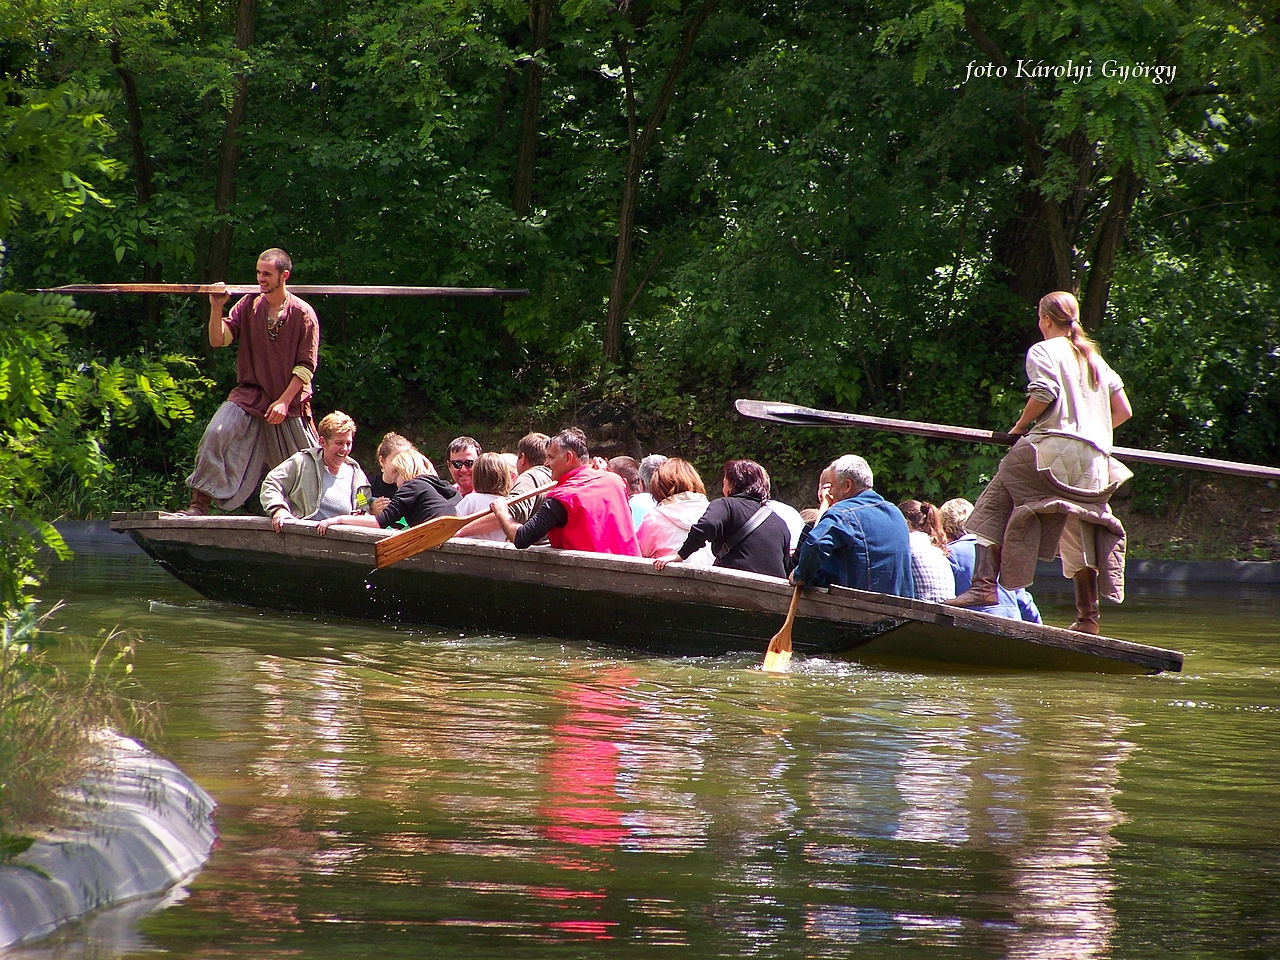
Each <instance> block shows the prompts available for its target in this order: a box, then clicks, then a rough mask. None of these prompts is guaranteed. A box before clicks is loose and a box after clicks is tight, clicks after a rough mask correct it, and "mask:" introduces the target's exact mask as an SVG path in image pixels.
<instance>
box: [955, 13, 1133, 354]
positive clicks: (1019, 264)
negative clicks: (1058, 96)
mask: <svg viewBox="0 0 1280 960" xmlns="http://www.w3.org/2000/svg"><path fill="white" fill-rule="evenodd" d="M964 16H965V29H966V31H967V32H968V33H969V35H970V37H972V39H973V41H974V43H975V44H976V45H977V47H978V48H979V49H980V50H982V52H983V53H985V54H986V55H987V56H988V57H990V58H991V60H992V61H993V62H994V63H996V64H997V65H998V66H1004V67H1005V68H1006V70H1007V67H1008V64H1007V62H1006V60H1005V57H1004V53H1003V51H1001V50H1000V48H999V47H998V46H997V45H996V44H995V43H994V42H993V41H992V40H991V39H990V37H988V36H987V34H986V32H985V31H984V30H983V29H982V26H981V25H980V24H979V23H978V21H977V18H976V17H975V16H974V14H973V12H972V10H970V9H966V10H965V15H964ZM1007 72H1008V73H1009V74H1010V75H1012V74H1013V71H1008V70H1007ZM1002 82H1003V83H1004V85H1005V86H1006V87H1007V88H1008V89H1009V90H1010V92H1012V93H1015V94H1016V95H1017V99H1015V100H1014V103H1013V107H1014V115H1015V116H1016V117H1017V119H1018V128H1019V133H1020V135H1021V138H1022V142H1023V148H1024V150H1025V151H1026V161H1027V162H1026V165H1025V166H1024V168H1023V175H1022V180H1023V183H1024V186H1023V190H1022V195H1021V197H1020V198H1019V204H1018V213H1017V215H1016V216H1015V217H1014V219H1013V221H1012V222H1010V223H1007V224H1005V225H1004V227H1003V228H1002V229H1001V231H1000V236H999V239H998V240H997V242H996V250H995V253H996V259H997V260H998V261H999V262H1000V263H1001V264H1003V265H1004V266H1005V268H1006V269H1007V270H1008V271H1009V276H1008V279H1007V280H1006V283H1007V285H1008V287H1009V289H1010V291H1011V292H1012V293H1013V294H1014V295H1015V296H1016V297H1018V298H1019V299H1020V300H1023V301H1025V302H1027V303H1029V304H1034V303H1037V302H1038V301H1039V299H1040V297H1042V296H1043V295H1044V294H1046V293H1048V292H1049V291H1050V290H1069V291H1071V292H1072V293H1074V294H1076V295H1077V296H1080V295H1081V290H1083V291H1084V295H1083V297H1082V300H1081V304H1080V322H1081V325H1082V326H1083V327H1084V328H1085V330H1087V331H1092V330H1096V329H1097V327H1098V326H1099V324H1101V323H1102V317H1103V314H1104V313H1105V312H1106V308H1107V298H1108V297H1109V296H1110V293H1111V278H1112V276H1113V275H1114V273H1115V255H1116V252H1117V251H1118V249H1119V246H1120V242H1121V240H1122V239H1123V237H1124V232H1125V229H1126V227H1127V226H1128V222H1129V214H1130V213H1131V212H1132V210H1133V204H1134V201H1135V200H1136V198H1137V196H1138V193H1139V192H1140V190H1141V188H1142V184H1141V180H1140V179H1139V178H1138V176H1137V175H1136V174H1135V173H1134V169H1133V162H1132V161H1127V162H1126V163H1124V164H1123V165H1122V166H1121V167H1120V168H1119V169H1118V170H1116V171H1115V172H1114V173H1113V175H1112V179H1111V190H1110V196H1109V198H1108V200H1107V204H1106V206H1105V207H1104V208H1103V209H1102V211H1101V212H1100V213H1099V215H1098V218H1097V223H1096V225H1095V227H1094V230H1093V236H1092V238H1091V239H1090V241H1089V243H1088V245H1087V246H1086V247H1084V248H1083V249H1081V248H1080V245H1079V243H1078V240H1079V238H1080V235H1081V233H1082V231H1083V230H1085V229H1086V225H1087V222H1088V220H1089V219H1090V210H1091V208H1093V207H1094V206H1095V205H1096V203H1097V200H1098V196H1097V194H1098V191H1097V189H1096V187H1094V186H1093V185H1092V184H1093V183H1094V179H1095V176H1096V172H1097V171H1096V159H1095V158H1096V155H1097V152H1098V151H1097V148H1098V144H1097V143H1096V142H1094V141H1093V140H1091V139H1090V138H1089V137H1088V136H1087V135H1086V134H1085V132H1084V129H1083V128H1077V129H1076V130H1073V131H1072V132H1071V133H1070V134H1069V135H1068V136H1066V137H1065V138H1062V139H1060V140H1058V141H1056V150H1057V151H1059V152H1060V153H1061V154H1062V155H1065V157H1066V158H1067V160H1068V161H1069V163H1070V166H1071V168H1072V169H1074V170H1075V171H1076V172H1077V176H1076V181H1075V183H1074V184H1073V185H1072V186H1071V188H1070V189H1068V190H1067V191H1066V193H1065V195H1064V196H1063V197H1062V199H1061V200H1058V199H1053V198H1051V197H1049V196H1047V195H1046V194H1045V193H1044V192H1043V191H1042V190H1041V189H1040V188H1039V187H1037V186H1035V185H1033V184H1034V182H1035V181H1039V180H1042V179H1043V178H1044V176H1045V173H1046V166H1047V161H1048V157H1049V151H1048V150H1047V149H1046V148H1045V147H1044V146H1043V145H1042V144H1041V143H1040V139H1039V134H1038V132H1037V130H1036V128H1035V126H1034V125H1033V124H1032V122H1031V120H1030V117H1029V115H1028V113H1027V108H1026V102H1025V99H1024V96H1025V91H1024V90H1022V89H1021V88H1015V87H1014V84H1013V82H1012V81H1011V80H1010V79H1008V78H1007V77H1006V78H1005V79H1003V80H1002Z"/></svg>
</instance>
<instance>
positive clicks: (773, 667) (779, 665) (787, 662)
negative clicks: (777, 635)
mask: <svg viewBox="0 0 1280 960" xmlns="http://www.w3.org/2000/svg"><path fill="white" fill-rule="evenodd" d="M790 669H791V651H790V650H769V651H767V652H766V653H765V655H764V672H765V673H786V672H787V671H788V670H790Z"/></svg>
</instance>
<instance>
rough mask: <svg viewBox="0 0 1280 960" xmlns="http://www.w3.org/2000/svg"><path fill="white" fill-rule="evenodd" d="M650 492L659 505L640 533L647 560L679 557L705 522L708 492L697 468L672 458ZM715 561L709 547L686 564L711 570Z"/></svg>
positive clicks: (657, 474) (658, 471)
mask: <svg viewBox="0 0 1280 960" xmlns="http://www.w3.org/2000/svg"><path fill="white" fill-rule="evenodd" d="M649 492H650V493H651V494H652V495H653V499H654V500H656V501H657V502H658V504H657V506H655V507H654V508H653V509H651V510H650V511H649V512H648V513H646V514H645V517H644V520H643V521H641V523H640V528H639V529H638V530H637V531H636V538H637V539H638V540H639V541H640V553H641V555H642V556H646V557H665V556H669V555H670V554H673V553H677V552H679V550H680V548H681V547H682V546H684V541H685V538H686V537H688V535H689V528H690V527H691V526H693V525H694V524H695V523H697V522H698V521H699V520H700V519H702V515H703V514H704V513H705V512H706V510H707V505H708V501H707V488H706V487H705V486H703V483H702V478H701V477H700V476H698V471H697V470H695V469H694V467H693V464H691V463H689V461H687V460H681V459H680V458H679V457H672V458H671V459H669V460H666V461H664V462H663V463H661V464H659V465H658V468H657V469H656V470H655V471H654V473H653V477H652V478H651V479H650V480H649ZM715 559H716V557H715V554H714V553H712V552H711V545H710V544H706V545H705V546H703V547H702V549H701V550H699V551H698V552H697V553H695V554H693V555H692V556H691V557H689V559H688V560H686V561H685V563H686V564H690V565H692V566H695V567H709V566H711V565H712V564H713V563H714V562H715Z"/></svg>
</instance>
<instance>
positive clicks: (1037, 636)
mask: <svg viewBox="0 0 1280 960" xmlns="http://www.w3.org/2000/svg"><path fill="white" fill-rule="evenodd" d="M111 528H112V529H113V530H117V531H127V532H128V533H129V535H130V536H132V537H133V539H134V540H135V541H137V543H138V544H139V545H140V546H141V547H142V548H143V549H144V550H145V551H146V552H147V553H148V554H150V555H151V556H152V557H153V558H155V560H156V561H158V562H159V563H160V564H161V566H163V567H164V568H165V569H166V570H168V571H169V572H170V573H172V574H173V575H174V576H176V577H177V578H178V579H179V580H181V581H183V582H184V583H186V584H188V585H189V586H191V587H193V588H194V589H195V590H197V591H198V592H199V593H201V594H203V595H204V596H206V597H209V598H210V599H213V600H219V601H224V602H228V603H237V604H244V605H247V606H253V607H265V608H269V609H277V610H291V611H299V612H304V613H318V614H326V615H332V616H340V617H353V618H360V619H367V620H378V621H385V622H394V623H415V624H431V625H435V626H440V627H446V628H459V629H465V630H478V631H485V632H498V633H502V634H525V635H534V636H555V637H564V638H568V639H584V640H594V641H598V642H602V643H608V644H614V645H619V646H624V647H629V648H633V649H637V650H641V651H645V652H649V653H656V654H664V655H677V656H682V655H696V656H706V655H719V654H724V653H728V652H731V651H750V652H752V653H757V654H763V652H764V647H765V644H766V643H767V642H768V638H769V637H770V636H772V635H773V633H774V632H775V631H776V630H777V629H778V627H779V625H780V624H781V623H782V621H783V617H784V616H785V614H786V612H787V606H788V604H789V602H790V599H791V587H790V586H789V585H788V584H787V583H786V582H785V581H782V580H778V579H776V578H773V577H765V576H760V575H758V574H752V573H743V572H740V571H737V570H720V569H696V568H693V567H684V566H681V565H674V566H671V567H668V568H667V569H666V570H664V571H662V572H661V573H659V572H657V571H655V570H654V569H653V565H652V563H651V562H650V561H648V560H641V559H637V558H632V557H614V556H605V555H601V554H594V553H581V552H578V551H572V550H554V549H552V548H550V547H533V548H530V549H528V550H516V549H515V548H514V547H512V546H511V545H509V544H506V543H495V542H493V541H487V540H453V541H450V542H449V543H446V544H445V545H444V546H442V547H440V548H439V549H436V550H428V551H424V552H423V553H420V554H418V555H417V556H414V557H412V558H410V559H408V560H405V561H403V562H401V563H397V564H395V565H393V566H390V567H386V568H384V569H382V570H376V569H375V566H374V545H375V544H376V543H377V542H378V540H379V539H381V538H382V537H384V536H387V535H388V534H386V533H385V532H384V531H380V530H372V529H368V528H363V527H334V528H332V529H330V530H329V532H328V535H327V536H324V537H321V536H320V535H318V534H317V533H316V530H315V524H312V523H308V522H305V521H288V522H286V523H285V525H284V529H283V530H282V531H281V532H280V533H276V532H275V531H273V530H272V528H271V522H270V521H269V520H267V519H266V518H263V517H240V516H217V517H186V516H182V515H176V514H163V513H156V512H147V513H117V514H115V515H113V517H112V520H111ZM793 642H794V646H795V650H796V652H797V653H798V654H803V655H808V656H835V655H840V656H843V657H846V658H851V659H854V660H857V661H859V662H865V663H877V664H885V665H890V666H892V665H907V664H908V663H914V664H917V665H918V664H919V663H920V662H921V661H924V662H934V663H946V664H968V665H973V666H981V667H994V668H1017V669H1026V668H1033V669H1058V670H1087V671H1095V672H1097V671H1101V672H1122V673H1155V672H1159V671H1162V670H1180V669H1181V668H1182V654H1181V653H1178V652H1177V651H1174V650H1163V649H1160V648H1158V647H1150V646H1145V645H1143V644H1138V643H1131V642H1128V641H1125V640H1117V639H1113V638H1110V637H1091V636H1088V635H1086V634H1081V633H1074V632H1072V631H1069V630H1063V629H1060V628H1057V627H1049V626H1042V625H1039V624H1032V623H1024V622H1022V621H1014V620H1005V619H1001V618H999V617H993V616H988V615H986V614H982V613H975V612H973V611H969V610H963V609H960V608H957V607H948V606H945V605H943V604H938V603H926V602H923V601H918V600H904V599H903V598H901V597H893V596H887V595H885V594H879V593H869V592H866V591H862V590H850V589H846V588H843V587H832V588H830V589H826V590H806V591H805V593H804V595H803V597H802V599H801V601H800V607H799V611H798V614H797V617H796V621H795V627H794V632H793Z"/></svg>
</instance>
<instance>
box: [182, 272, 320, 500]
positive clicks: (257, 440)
mask: <svg viewBox="0 0 1280 960" xmlns="http://www.w3.org/2000/svg"><path fill="white" fill-rule="evenodd" d="M292 270H293V261H292V260H290V259H289V255H288V254H287V253H285V252H284V251H283V250H281V249H279V248H276V247H273V248H272V249H270V250H264V251H263V252H262V254H261V256H259V257H258V291H259V292H258V293H257V294H251V295H248V296H245V297H242V298H241V299H240V300H239V301H238V302H237V303H236V305H235V306H234V307H232V308H231V314H230V315H229V316H228V317H226V318H225V319H224V318H223V316H222V310H223V307H224V306H226V303H227V300H228V299H230V294H228V293H226V292H222V291H219V292H217V293H211V294H209V345H210V346H212V347H215V348H217V347H227V346H230V345H231V344H232V343H237V344H238V345H239V346H238V352H237V354H236V386H235V388H234V389H233V390H232V391H231V394H230V396H228V397H227V399H226V401H225V402H224V403H223V404H222V406H220V407H219V408H218V412H217V413H215V414H214V416H213V419H212V420H210V421H209V426H208V427H206V428H205V431H204V436H203V437H201V439H200V448H199V450H198V451H197V452H196V464H195V469H194V470H193V471H192V472H191V476H189V477H187V486H188V487H190V488H191V506H190V507H189V508H188V510H187V511H186V512H187V514H188V515H189V516H204V515H206V514H208V512H209V508H210V507H211V506H213V505H216V506H218V507H220V508H221V509H223V510H234V509H236V508H237V507H239V506H241V505H242V504H243V503H244V502H245V501H246V500H248V499H249V497H250V496H251V495H252V494H253V492H254V491H255V490H257V489H258V487H259V485H260V484H261V482H262V478H263V476H264V475H265V474H266V473H267V472H268V471H269V470H272V469H274V468H275V467H276V466H278V465H279V464H281V463H283V462H284V461H285V460H287V459H289V457H291V456H293V454H295V453H297V452H298V451H300V450H309V449H311V448H313V447H315V446H317V445H318V444H319V440H318V438H317V437H316V434H315V427H314V426H313V425H312V423H311V402H310V401H311V378H312V376H313V375H314V373H315V370H316V362H317V360H318V359H319V351H320V322H319V321H318V320H317V319H316V312H315V311H314V310H313V309H311V305H310V304H308V303H306V302H305V301H303V300H300V299H298V298H297V297H295V296H294V295H293V294H291V293H290V292H289V291H288V288H287V287H286V286H285V282H286V281H287V280H288V279H289V274H290V272H291V271H292ZM219 286H221V284H219Z"/></svg>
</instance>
